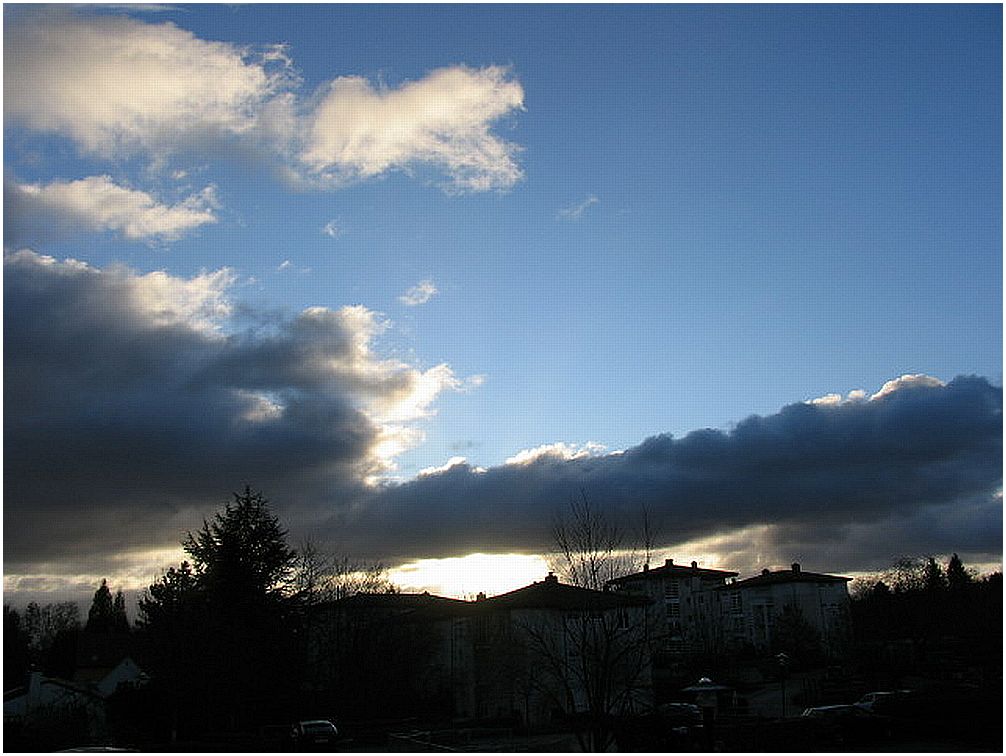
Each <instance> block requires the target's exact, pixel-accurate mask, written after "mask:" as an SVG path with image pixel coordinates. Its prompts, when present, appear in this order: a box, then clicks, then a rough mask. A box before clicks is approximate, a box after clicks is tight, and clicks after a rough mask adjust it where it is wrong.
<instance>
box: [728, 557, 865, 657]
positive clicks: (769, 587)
mask: <svg viewBox="0 0 1006 756" xmlns="http://www.w3.org/2000/svg"><path fill="white" fill-rule="evenodd" d="M850 580H852V578H848V577H841V576H838V575H825V574H821V573H817V572H805V571H804V570H802V569H801V568H800V565H799V563H794V564H793V565H792V567H791V568H790V569H788V570H777V571H774V572H773V571H771V570H767V569H766V570H762V573H761V574H760V575H756V576H755V577H752V578H748V579H747V580H738V581H737V582H734V583H730V584H729V585H725V586H722V587H721V588H719V589H718V591H717V592H718V593H719V594H720V596H721V601H720V605H721V607H722V613H721V624H722V625H723V627H724V629H725V632H726V638H727V641H728V645H732V646H737V645H745V644H750V645H751V646H754V647H755V648H757V649H766V648H769V647H770V646H771V645H772V639H773V628H774V625H775V622H776V619H777V618H778V617H779V615H781V614H782V613H783V610H784V609H785V608H786V607H793V608H795V609H796V610H798V611H799V614H800V615H801V616H802V618H803V619H804V620H805V621H806V622H807V623H808V624H809V625H810V626H811V627H813V628H814V630H815V631H816V632H817V633H818V635H819V636H820V638H821V642H822V645H823V646H824V648H825V649H826V650H828V649H830V650H835V649H837V648H838V646H839V644H840V643H841V641H842V640H843V638H844V636H845V633H846V632H847V631H848V611H849V590H848V587H847V583H848V582H849V581H850Z"/></svg>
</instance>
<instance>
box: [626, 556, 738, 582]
mask: <svg viewBox="0 0 1006 756" xmlns="http://www.w3.org/2000/svg"><path fill="white" fill-rule="evenodd" d="M737 574H738V573H736V572H731V571H730V570H712V569H709V568H708V567H699V566H698V564H696V563H695V562H692V564H691V566H689V567H686V566H685V565H682V564H674V561H673V560H672V559H668V560H667V561H666V562H664V565H663V567H654V568H652V569H648V570H643V571H642V572H634V573H632V574H631V575H623V576H622V577H617V578H615V579H613V580H609V581H608V582H609V583H612V584H615V585H620V584H622V583H635V582H638V581H641V580H663V579H664V578H667V577H676V578H684V577H700V578H713V579H714V580H726V579H727V578H732V577H737Z"/></svg>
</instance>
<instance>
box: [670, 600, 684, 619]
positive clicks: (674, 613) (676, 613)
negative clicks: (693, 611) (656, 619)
mask: <svg viewBox="0 0 1006 756" xmlns="http://www.w3.org/2000/svg"><path fill="white" fill-rule="evenodd" d="M667 618H668V619H671V620H678V619H681V604H678V603H674V604H668V605H667Z"/></svg>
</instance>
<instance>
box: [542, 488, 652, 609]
mask: <svg viewBox="0 0 1006 756" xmlns="http://www.w3.org/2000/svg"><path fill="white" fill-rule="evenodd" d="M552 539H553V541H554V542H555V546H556V552H557V554H556V562H557V563H556V565H555V567H556V570H555V571H556V572H557V573H558V574H559V575H561V576H562V577H563V578H564V579H565V581H566V582H567V583H570V584H571V585H576V586H579V587H580V588H590V589H591V590H594V591H600V590H604V587H605V586H606V585H607V584H608V581H610V580H612V579H613V578H616V577H619V576H620V575H624V574H627V573H629V572H632V571H634V569H635V568H636V566H637V565H636V563H637V562H638V558H637V556H636V555H634V554H633V553H632V552H631V550H627V549H626V548H625V547H624V541H625V534H624V532H623V530H622V528H621V527H620V526H619V525H618V524H617V523H615V522H613V521H611V520H610V519H609V518H608V517H607V515H606V514H605V513H604V512H603V510H600V509H598V508H597V507H596V506H595V505H594V504H593V503H592V502H591V501H590V499H588V498H587V494H586V493H585V492H583V491H581V492H580V498H579V499H572V500H571V501H570V502H569V507H568V509H567V511H566V512H564V513H557V514H556V515H555V518H554V520H553V524H552Z"/></svg>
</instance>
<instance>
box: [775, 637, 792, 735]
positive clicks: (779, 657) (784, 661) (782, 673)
mask: <svg viewBox="0 0 1006 756" xmlns="http://www.w3.org/2000/svg"><path fill="white" fill-rule="evenodd" d="M775 660H776V661H777V662H779V681H780V682H781V683H782V716H783V719H785V718H786V670H787V669H788V668H789V655H788V654H786V653H784V652H782V651H780V652H779V653H778V654H776V657H775Z"/></svg>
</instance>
